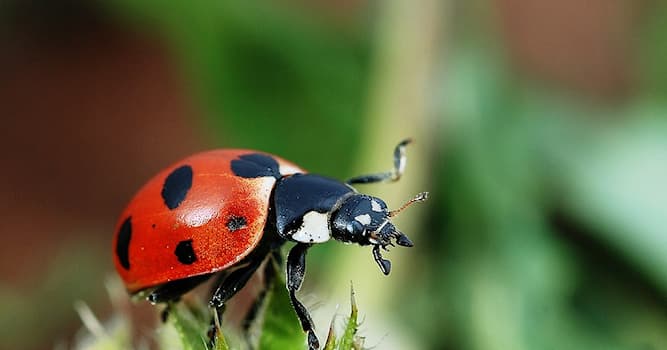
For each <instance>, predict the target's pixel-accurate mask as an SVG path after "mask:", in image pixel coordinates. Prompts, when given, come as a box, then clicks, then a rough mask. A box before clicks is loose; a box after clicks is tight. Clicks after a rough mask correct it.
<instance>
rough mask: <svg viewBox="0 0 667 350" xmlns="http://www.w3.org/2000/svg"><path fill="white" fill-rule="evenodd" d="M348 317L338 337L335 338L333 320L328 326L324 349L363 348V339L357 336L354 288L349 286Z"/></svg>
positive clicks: (357, 310)
mask: <svg viewBox="0 0 667 350" xmlns="http://www.w3.org/2000/svg"><path fill="white" fill-rule="evenodd" d="M350 309H351V310H350V317H349V318H348V319H347V322H346V324H345V331H344V332H343V335H342V336H341V337H340V339H337V338H336V334H335V332H334V321H333V320H332V321H331V325H330V326H329V334H328V336H327V341H326V343H325V344H324V350H361V349H363V342H364V339H363V338H362V337H359V336H357V330H358V329H359V322H358V314H359V309H358V308H357V302H356V300H355V299H354V288H353V287H352V286H350Z"/></svg>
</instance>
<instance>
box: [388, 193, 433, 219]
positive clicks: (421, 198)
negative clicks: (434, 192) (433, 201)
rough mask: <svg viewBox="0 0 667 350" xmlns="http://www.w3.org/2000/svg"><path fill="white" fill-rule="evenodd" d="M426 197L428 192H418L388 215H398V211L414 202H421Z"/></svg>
mask: <svg viewBox="0 0 667 350" xmlns="http://www.w3.org/2000/svg"><path fill="white" fill-rule="evenodd" d="M427 199H428V192H421V193H418V194H417V195H416V196H415V197H414V198H412V199H411V200H409V201H407V202H405V204H403V205H402V206H401V207H400V208H398V209H396V210H392V211H390V212H389V215H388V216H389V217H394V216H396V215H398V213H400V212H402V211H403V210H404V209H405V208H407V207H409V206H411V205H412V204H414V203H416V202H423V201H425V200H427Z"/></svg>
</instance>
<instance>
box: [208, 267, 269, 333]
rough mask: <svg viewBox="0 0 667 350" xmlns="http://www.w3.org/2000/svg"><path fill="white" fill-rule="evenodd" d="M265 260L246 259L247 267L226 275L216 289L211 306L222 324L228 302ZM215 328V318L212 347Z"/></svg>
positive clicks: (212, 330)
mask: <svg viewBox="0 0 667 350" xmlns="http://www.w3.org/2000/svg"><path fill="white" fill-rule="evenodd" d="M264 258H265V256H261V255H253V256H252V257H251V258H249V259H246V260H245V262H247V264H246V265H243V266H241V267H239V268H238V269H236V270H234V271H233V272H231V273H229V274H228V275H226V276H225V277H224V279H222V280H221V281H220V283H219V284H218V285H217V287H214V288H215V291H214V292H213V295H212V296H211V300H210V301H209V306H210V307H212V308H214V309H215V312H216V313H217V314H218V319H219V320H220V322H222V314H223V312H224V310H225V306H226V303H227V301H229V299H231V298H232V297H233V296H234V295H235V294H236V293H237V292H238V291H239V290H241V289H242V288H243V287H244V286H245V285H246V283H248V280H250V278H251V277H252V275H253V274H254V273H255V271H257V269H258V268H259V266H260V265H262V261H263V260H264ZM215 327H216V326H215V318H213V319H212V320H211V328H210V330H209V338H210V339H209V340H210V344H211V345H213V344H215V331H214V330H215Z"/></svg>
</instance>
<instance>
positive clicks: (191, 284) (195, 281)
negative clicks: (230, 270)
mask: <svg viewBox="0 0 667 350" xmlns="http://www.w3.org/2000/svg"><path fill="white" fill-rule="evenodd" d="M212 275H213V274H206V275H199V276H194V277H189V278H184V279H180V280H177V281H172V282H167V283H165V284H163V285H161V286H159V287H157V288H156V289H155V290H154V291H152V292H151V294H149V295H148V296H147V297H146V299H147V300H148V301H149V302H151V303H152V304H157V303H168V304H167V307H166V308H165V309H164V310H162V313H161V314H160V318H161V319H162V322H167V318H168V317H169V312H170V309H171V304H169V303H170V302H172V301H178V300H179V299H180V298H181V295H183V294H185V293H187V292H189V291H190V290H192V289H193V288H195V287H196V286H198V285H199V284H201V283H203V282H204V281H206V280H207V279H209V278H211V276H212Z"/></svg>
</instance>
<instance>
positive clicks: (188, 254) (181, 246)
mask: <svg viewBox="0 0 667 350" xmlns="http://www.w3.org/2000/svg"><path fill="white" fill-rule="evenodd" d="M174 254H176V258H178V261H179V262H180V263H181V264H185V265H190V264H192V263H193V262H195V261H197V256H196V255H195V251H194V250H193V249H192V240H191V239H188V240H185V241H180V242H178V245H177V246H176V250H174Z"/></svg>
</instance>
